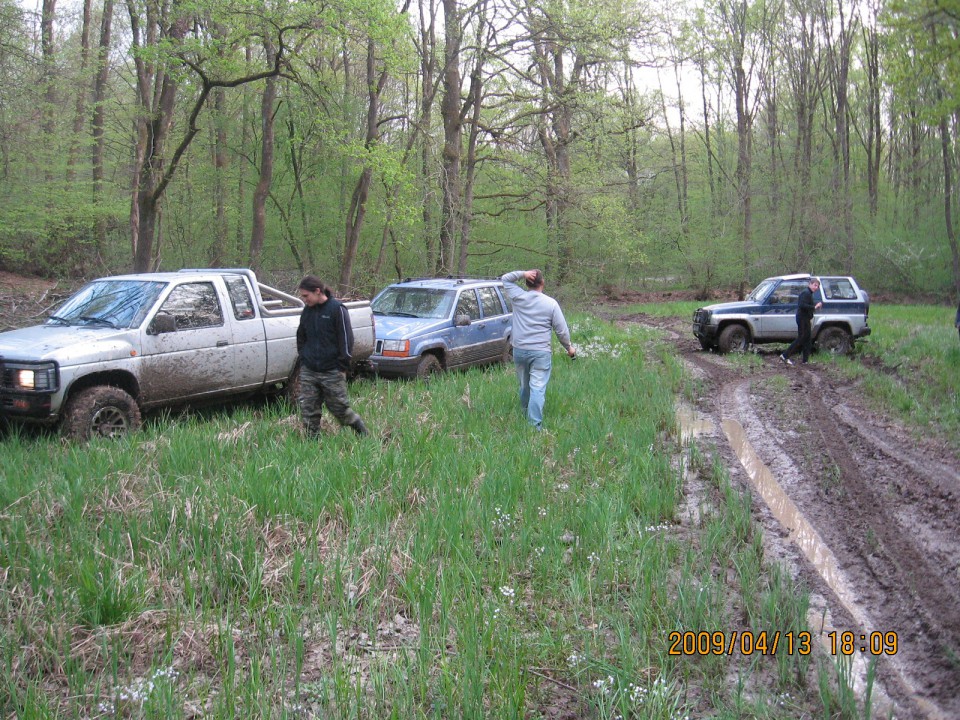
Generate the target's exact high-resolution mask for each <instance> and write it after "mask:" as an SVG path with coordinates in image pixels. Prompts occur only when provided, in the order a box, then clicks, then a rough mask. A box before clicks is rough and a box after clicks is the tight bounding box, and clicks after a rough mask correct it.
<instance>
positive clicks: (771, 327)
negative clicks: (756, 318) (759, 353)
mask: <svg viewBox="0 0 960 720" xmlns="http://www.w3.org/2000/svg"><path fill="white" fill-rule="evenodd" d="M809 282H810V281H809V280H808V279H806V278H801V279H799V280H783V281H781V282H780V284H779V285H777V287H776V288H774V290H773V292H771V293H770V294H769V295H768V296H767V298H766V299H765V300H764V301H763V305H762V306H761V315H760V322H759V327H760V336H761V337H762V338H763V339H765V340H792V339H793V338H795V337H796V336H797V298H798V297H799V296H800V292H801V291H802V290H803V289H804V288H805V287H806V286H807V284H808V283H809Z"/></svg>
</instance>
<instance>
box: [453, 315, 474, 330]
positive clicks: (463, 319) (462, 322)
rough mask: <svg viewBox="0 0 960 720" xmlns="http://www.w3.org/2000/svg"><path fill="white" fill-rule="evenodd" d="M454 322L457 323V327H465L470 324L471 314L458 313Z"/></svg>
mask: <svg viewBox="0 0 960 720" xmlns="http://www.w3.org/2000/svg"><path fill="white" fill-rule="evenodd" d="M453 324H454V325H456V326H457V327H465V326H467V325H469V324H470V316H469V315H457V316H456V317H455V318H454V319H453Z"/></svg>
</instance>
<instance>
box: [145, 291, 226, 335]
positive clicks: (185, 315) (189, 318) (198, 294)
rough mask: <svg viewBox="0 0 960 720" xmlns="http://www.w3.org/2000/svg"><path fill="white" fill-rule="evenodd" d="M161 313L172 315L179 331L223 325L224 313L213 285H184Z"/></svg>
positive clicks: (168, 301) (165, 304)
mask: <svg viewBox="0 0 960 720" xmlns="http://www.w3.org/2000/svg"><path fill="white" fill-rule="evenodd" d="M159 312H161V313H166V314H167V315H172V316H173V318H174V320H176V321H177V330H192V329H194V328H203V327H213V326H214V325H223V312H222V311H221V310H220V301H219V300H217V291H216V290H214V288H213V283H208V282H203V283H184V284H183V285H178V286H177V287H175V288H174V289H173V292H171V293H170V295H169V296H168V297H167V299H166V300H164V302H163V305H162V306H161V308H160V310H159Z"/></svg>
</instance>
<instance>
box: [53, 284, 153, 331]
mask: <svg viewBox="0 0 960 720" xmlns="http://www.w3.org/2000/svg"><path fill="white" fill-rule="evenodd" d="M165 286H166V283H163V282H153V281H146V280H102V281H98V282H93V283H90V284H89V285H87V286H85V287H84V288H82V289H81V290H80V291H79V292H78V293H77V294H76V295H73V296H72V297H70V298H69V299H68V300H67V301H66V302H65V303H64V304H63V305H62V306H60V308H59V309H58V310H57V311H56V312H55V313H54V314H53V315H51V316H50V318H49V319H48V320H47V323H46V324H47V325H64V324H66V325H85V326H91V327H114V328H131V327H136V326H137V325H139V324H140V323H141V322H143V319H144V317H146V314H147V312H148V311H149V310H150V308H151V307H153V303H154V302H155V301H156V299H157V297H158V296H159V295H160V291H161V290H163V288H164V287H165Z"/></svg>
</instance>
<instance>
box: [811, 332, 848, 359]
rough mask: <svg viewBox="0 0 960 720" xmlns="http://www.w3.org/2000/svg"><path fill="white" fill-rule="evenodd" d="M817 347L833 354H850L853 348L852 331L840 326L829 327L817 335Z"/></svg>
mask: <svg viewBox="0 0 960 720" xmlns="http://www.w3.org/2000/svg"><path fill="white" fill-rule="evenodd" d="M817 348H818V349H820V350H823V351H824V352H828V353H830V354H831V355H849V354H850V351H851V350H852V349H853V340H852V339H851V338H850V333H848V332H847V331H846V330H844V329H843V328H840V327H836V326H834V327H828V328H824V329H823V330H821V331H820V334H819V335H817Z"/></svg>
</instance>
